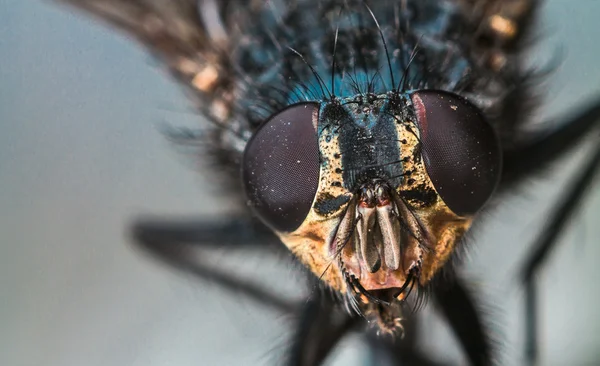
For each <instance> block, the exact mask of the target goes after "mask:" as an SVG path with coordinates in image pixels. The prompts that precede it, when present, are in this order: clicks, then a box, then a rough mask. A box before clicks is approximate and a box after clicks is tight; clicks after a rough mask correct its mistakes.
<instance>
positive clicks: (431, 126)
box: [411, 90, 502, 216]
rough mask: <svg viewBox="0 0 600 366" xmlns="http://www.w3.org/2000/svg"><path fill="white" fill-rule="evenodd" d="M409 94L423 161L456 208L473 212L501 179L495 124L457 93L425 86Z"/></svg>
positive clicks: (453, 207) (456, 209)
mask: <svg viewBox="0 0 600 366" xmlns="http://www.w3.org/2000/svg"><path fill="white" fill-rule="evenodd" d="M411 99H412V102H413V106H414V108H415V112H416V116H417V124H418V126H419V130H420V134H421V142H422V144H423V151H422V155H423V161H424V163H425V168H426V169H427V174H429V177H430V178H431V180H432V182H433V184H434V186H435V189H436V190H437V191H438V193H439V195H440V196H441V197H442V199H443V200H444V202H445V203H446V205H447V206H448V207H449V208H450V209H451V210H452V211H454V212H455V213H456V214H458V215H462V216H464V215H472V214H474V213H475V212H476V211H477V210H479V209H480V208H481V207H482V206H483V205H484V204H485V202H486V201H487V200H488V198H489V197H490V196H491V195H492V193H493V191H494V189H495V188H496V185H497V184H498V181H499V179H500V171H501V165H502V154H501V151H500V144H499V142H498V139H497V138H496V134H495V132H494V130H493V128H492V126H490V125H489V124H488V123H487V121H486V120H485V117H484V116H483V114H482V113H481V111H480V110H479V109H478V108H477V107H475V106H474V105H473V104H471V103H470V102H468V101H467V100H466V99H464V98H462V97H459V96H458V95H454V94H451V93H448V92H443V91H436V90H421V91H417V92H414V93H413V94H412V95H411Z"/></svg>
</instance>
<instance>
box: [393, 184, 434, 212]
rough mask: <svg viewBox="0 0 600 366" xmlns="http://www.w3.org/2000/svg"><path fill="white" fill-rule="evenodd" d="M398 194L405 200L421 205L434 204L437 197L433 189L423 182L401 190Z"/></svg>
mask: <svg viewBox="0 0 600 366" xmlns="http://www.w3.org/2000/svg"><path fill="white" fill-rule="evenodd" d="M400 196H402V198H404V199H405V200H407V201H409V202H411V203H413V204H417V205H418V206H421V207H425V206H429V205H432V204H434V203H435V201H436V200H437V197H438V195H437V193H436V192H435V191H434V190H433V189H431V188H428V187H427V186H425V185H423V184H422V185H419V186H418V187H415V188H413V189H409V190H406V191H401V192H400Z"/></svg>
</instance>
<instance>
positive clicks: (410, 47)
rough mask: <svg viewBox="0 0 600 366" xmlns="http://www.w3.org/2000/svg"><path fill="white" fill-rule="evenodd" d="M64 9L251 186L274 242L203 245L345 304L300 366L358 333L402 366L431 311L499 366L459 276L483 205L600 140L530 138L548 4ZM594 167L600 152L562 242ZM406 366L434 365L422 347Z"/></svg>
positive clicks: (533, 264) (247, 222) (302, 331)
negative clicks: (163, 94) (136, 63)
mask: <svg viewBox="0 0 600 366" xmlns="http://www.w3.org/2000/svg"><path fill="white" fill-rule="evenodd" d="M63 1H64V2H67V3H70V4H72V5H75V6H77V7H80V8H82V9H84V10H87V11H89V12H91V13H93V14H95V15H97V16H99V17H101V18H103V19H104V20H105V21H108V22H109V23H111V24H112V25H114V26H116V27H118V28H121V29H122V30H125V31H126V32H127V33H128V34H130V35H132V36H134V37H135V38H136V39H137V40H138V41H140V42H141V43H142V44H144V45H145V46H146V47H147V48H148V49H149V50H150V52H152V54H153V55H155V56H156V57H157V58H158V59H159V60H160V61H161V62H162V63H163V64H164V65H165V66H166V68H167V70H168V71H169V72H170V74H171V75H172V76H173V77H174V78H175V79H176V80H177V81H178V82H179V83H180V84H181V85H182V86H183V87H184V89H185V90H186V92H188V94H189V95H190V97H191V99H192V100H193V101H194V102H195V104H196V106H197V108H198V110H199V112H200V113H201V114H202V115H203V116H204V117H205V118H206V119H208V120H209V121H210V122H211V123H212V125H213V126H214V127H215V128H214V129H213V131H212V133H213V135H212V139H211V140H212V141H211V142H210V143H207V144H206V146H205V149H206V150H207V151H209V152H211V154H212V155H215V156H217V158H218V161H219V162H220V163H222V164H224V165H226V166H228V167H230V168H232V169H231V171H233V172H234V175H233V178H229V180H234V179H238V178H237V177H238V175H239V172H240V171H241V174H242V182H241V184H240V185H239V186H238V187H237V190H236V191H242V192H244V196H245V199H244V200H245V201H246V202H247V204H248V205H249V206H250V208H251V210H252V211H253V213H254V215H255V216H256V217H258V218H259V219H260V220H261V222H262V225H259V224H257V223H256V222H255V221H253V219H252V218H251V217H248V218H243V219H239V218H238V220H235V221H234V220H232V221H231V223H229V224H225V225H221V226H220V227H215V228H213V229H210V228H209V229H206V228H204V229H202V230H199V231H200V232H199V233H198V232H196V235H195V236H193V240H199V241H206V240H207V238H208V239H212V238H214V237H216V236H218V235H217V234H223V233H225V232H227V233H228V234H229V235H231V236H232V237H233V242H235V243H243V242H245V241H248V240H251V239H257V238H258V241H261V240H264V241H268V240H273V236H272V234H274V235H275V236H276V237H277V238H278V240H279V241H280V242H282V243H283V244H284V245H285V246H286V247H287V248H288V249H289V251H290V252H291V253H293V254H294V256H295V258H297V260H298V261H299V262H300V263H302V264H303V265H304V266H305V267H306V268H307V269H308V270H309V271H310V272H311V273H312V280H311V281H312V283H318V284H320V285H322V286H324V287H325V288H326V289H328V290H329V291H330V292H331V293H332V294H333V295H334V296H333V300H331V299H327V298H325V297H323V295H322V294H316V293H313V296H314V297H313V298H312V299H311V300H310V301H309V302H308V305H306V307H305V312H304V313H303V314H304V318H302V322H301V324H300V325H299V331H298V335H297V337H296V338H295V339H294V346H293V347H292V349H291V351H290V356H289V360H290V364H294V365H316V364H320V363H321V362H322V361H323V359H324V358H325V356H326V355H327V354H328V353H329V352H330V350H331V349H332V347H333V346H334V345H335V344H336V343H337V342H338V341H339V339H341V338H342V337H343V336H344V335H345V334H346V333H348V331H349V330H350V329H354V328H356V327H359V326H361V325H363V320H364V319H366V320H367V321H368V322H369V323H371V324H374V326H375V328H376V330H377V333H385V334H389V335H392V337H390V339H384V338H382V339H381V340H380V342H382V343H385V342H388V343H385V344H388V345H389V349H388V351H389V352H392V351H390V350H392V349H393V348H394V345H396V344H402V342H401V341H399V340H398V338H400V337H394V336H398V335H400V334H403V333H406V332H403V327H404V324H405V322H407V321H409V320H410V318H411V317H412V316H413V311H412V310H413V309H414V308H418V307H419V306H421V304H422V301H423V299H424V296H425V295H427V294H431V296H433V297H434V298H435V299H436V300H437V302H438V303H440V306H441V308H442V313H443V314H444V316H445V317H446V319H447V321H448V323H449V324H450V326H451V328H452V329H453V331H454V333H455V335H456V337H457V338H458V340H459V343H460V344H461V345H462V347H463V350H464V352H465V354H466V357H467V358H468V360H469V361H470V363H471V364H473V365H487V364H491V363H492V359H493V358H494V356H493V352H492V347H491V342H490V340H489V337H488V336H487V332H486V329H485V327H484V326H483V325H482V320H481V316H480V314H479V313H478V312H477V311H476V310H475V309H476V306H475V305H474V303H473V302H474V300H473V298H472V295H471V294H470V293H469V292H468V290H467V289H466V287H465V286H464V285H463V284H462V282H461V280H460V277H458V276H457V275H456V273H455V271H454V267H455V266H456V264H457V263H458V261H457V260H456V257H457V254H458V253H460V252H461V251H462V250H463V249H464V237H465V234H466V233H467V232H468V230H469V228H470V227H471V225H472V224H473V223H474V222H476V221H478V220H480V217H481V215H480V212H481V210H482V209H483V208H484V207H485V205H486V203H487V202H488V201H489V200H494V199H496V198H497V197H499V196H500V195H501V194H502V193H504V192H506V191H507V190H509V189H510V188H511V187H514V186H515V185H516V184H517V183H518V182H520V181H522V180H523V179H525V178H527V177H529V176H530V175H531V174H532V172H534V171H536V170H539V169H540V168H541V167H543V166H545V165H548V163H550V162H552V161H554V160H555V159H556V158H558V157H560V156H562V155H563V153H565V152H566V151H568V150H569V149H570V148H571V147H572V146H574V145H576V144H577V143H579V142H580V141H581V139H582V138H583V137H584V136H587V135H589V134H598V122H597V120H598V119H597V117H598V114H599V112H598V109H599V108H598V107H592V108H590V109H589V110H586V111H584V112H583V113H582V114H581V115H580V116H577V117H576V118H573V120H571V121H568V122H567V123H565V124H564V127H561V128H559V129H556V130H553V131H544V133H541V134H537V135H533V136H524V135H523V126H524V124H525V122H526V114H527V113H528V106H527V105H526V103H524V101H525V100H527V99H528V97H529V95H530V93H531V90H530V85H531V78H532V76H531V72H530V70H528V69H527V68H526V67H525V66H524V62H523V45H524V44H525V41H526V37H527V35H528V33H529V32H530V28H531V27H532V24H534V22H533V19H534V18H535V15H536V11H537V9H538V6H539V5H538V1H536V0H511V1H496V0H480V1H476V0H454V1H451V0H448V1H434V0H418V1H417V0H399V1H375V0H372V1H368V0H360V1H359V0H345V1H343V0H295V1H294V0H289V1H285V0H279V1H264V2H261V1H252V0H246V1H244V0H230V1H223V2H218V1H213V0H204V1H192V0H178V1H171V2H169V3H163V2H160V1H156V0H145V1H142V0H138V1H123V0H63ZM172 137H175V138H178V139H180V140H186V139H192V140H193V139H194V136H191V137H190V136H187V135H186V136H181V135H178V136H172ZM599 160H600V150H598V149H596V151H595V154H594V155H593V156H592V158H590V160H589V161H588V163H587V164H586V165H585V166H584V167H583V169H582V171H583V173H582V174H581V176H580V177H579V178H578V179H576V180H575V181H574V184H573V188H572V194H571V195H570V196H569V200H568V201H566V203H565V204H562V205H559V206H557V208H556V212H557V214H556V218H555V219H554V220H552V225H553V228H555V229H556V228H558V229H559V228H561V227H562V225H564V223H565V222H566V218H567V217H568V216H569V215H570V214H571V213H572V212H573V209H574V208H575V207H576V206H577V202H579V201H580V200H581V198H582V195H583V193H584V192H585V191H586V188H588V187H589V186H590V185H591V182H592V180H593V177H594V174H595V172H596V170H597V166H598V161H599ZM240 227H244V228H247V227H252V228H257V227H260V228H259V229H256V230H255V231H253V232H254V233H255V235H256V236H255V237H254V238H249V237H248V235H246V233H247V232H246V231H243V230H238V231H237V233H238V235H237V236H236V234H235V233H236V231H234V233H233V234H232V233H231V231H232V230H236V229H239V228H240ZM267 228H268V229H267ZM135 232H136V236H137V239H138V240H139V241H140V242H141V244H142V245H144V246H146V247H148V248H149V249H151V250H153V251H155V252H158V253H159V254H161V255H162V256H164V257H168V259H169V260H175V261H176V262H177V261H180V262H181V263H184V262H186V260H185V259H184V258H177V257H173V253H170V252H169V250H168V249H167V250H166V249H165V244H168V243H171V242H174V241H175V242H177V241H190V240H191V239H190V238H189V237H186V236H185V235H184V234H182V233H181V230H175V229H173V228H165V227H161V226H157V225H156V224H154V223H152V224H148V223H146V224H140V225H138V226H137V227H136V229H135ZM554 238H555V236H554V237H553V236H546V237H543V238H542V239H541V241H540V245H539V248H540V249H539V250H538V252H537V253H536V254H535V255H533V256H532V258H531V260H530V262H529V264H528V266H527V268H526V271H525V275H524V283H525V285H526V288H527V289H528V290H529V292H528V294H529V296H530V297H529V299H528V304H529V305H531V304H535V297H534V296H535V288H534V287H535V283H534V281H533V275H532V273H534V272H535V271H536V270H537V268H539V266H540V265H541V263H542V260H543V259H544V258H545V256H546V253H547V252H548V248H549V247H551V245H552V243H553V242H554ZM165 250H166V251H165ZM530 317H531V319H535V314H533V313H532V314H530ZM535 327H536V325H535V322H534V321H533V322H532V323H531V324H530V327H529V328H528V329H529V332H530V334H529V342H528V344H527V354H528V357H529V361H530V362H531V363H535V360H536V352H537V351H536V348H535V346H536V339H535ZM406 336H407V337H410V334H406ZM323 344H325V345H327V346H321V345H323ZM392 353H394V352H392ZM394 357H397V359H398V362H408V361H406V360H414V359H420V360H422V361H420V363H421V364H424V363H425V361H423V360H425V359H426V356H425V355H423V354H421V351H420V350H418V349H417V347H405V348H403V352H402V354H394ZM402 360H404V361H402Z"/></svg>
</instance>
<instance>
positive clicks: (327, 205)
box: [314, 193, 350, 216]
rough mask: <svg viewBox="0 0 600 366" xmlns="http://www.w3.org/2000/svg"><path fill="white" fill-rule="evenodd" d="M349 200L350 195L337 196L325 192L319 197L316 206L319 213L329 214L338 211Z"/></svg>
mask: <svg viewBox="0 0 600 366" xmlns="http://www.w3.org/2000/svg"><path fill="white" fill-rule="evenodd" d="M348 201H350V197H349V196H346V195H340V196H337V197H335V196H333V195H331V194H329V193H323V194H322V195H320V196H319V197H318V198H317V200H316V202H315V205H314V208H315V211H317V213H318V214H319V215H323V216H328V215H331V214H333V213H335V212H336V211H338V210H339V209H340V207H342V206H343V205H344V204H346V203H348Z"/></svg>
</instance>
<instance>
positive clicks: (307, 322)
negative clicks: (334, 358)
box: [284, 279, 364, 366]
mask: <svg viewBox="0 0 600 366" xmlns="http://www.w3.org/2000/svg"><path fill="white" fill-rule="evenodd" d="M313 282H315V284H316V279H314V281H313ZM361 323H364V319H362V318H361V317H359V316H357V315H351V314H350V313H349V312H347V311H345V310H344V309H343V308H341V304H340V303H339V301H336V300H335V299H333V298H332V296H331V295H330V294H323V293H318V294H317V295H315V296H312V297H311V298H310V299H309V300H308V301H307V302H306V304H305V305H304V307H303V309H302V311H301V313H300V317H299V318H298V322H297V326H296V331H295V334H294V336H293V339H292V343H291V345H290V350H289V352H288V353H287V356H286V357H287V360H286V362H285V363H284V364H285V365H287V366H317V365H321V364H323V362H324V361H325V360H326V358H327V356H328V355H329V354H331V351H332V350H333V349H335V347H336V346H337V344H338V343H339V341H340V340H341V339H342V338H344V336H346V335H347V334H348V333H349V332H350V331H352V330H353V329H356V328H357V327H358V325H359V324H361Z"/></svg>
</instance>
